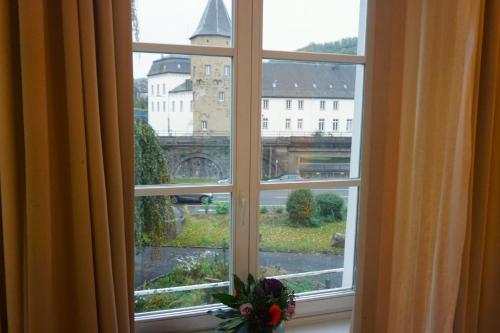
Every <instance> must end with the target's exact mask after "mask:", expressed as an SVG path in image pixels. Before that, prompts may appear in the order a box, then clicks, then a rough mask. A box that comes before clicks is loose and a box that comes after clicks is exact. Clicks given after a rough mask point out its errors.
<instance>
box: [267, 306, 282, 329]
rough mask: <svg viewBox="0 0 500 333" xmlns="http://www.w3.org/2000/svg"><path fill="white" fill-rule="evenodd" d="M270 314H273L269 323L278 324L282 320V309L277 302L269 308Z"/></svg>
mask: <svg viewBox="0 0 500 333" xmlns="http://www.w3.org/2000/svg"><path fill="white" fill-rule="evenodd" d="M269 315H270V316H271V321H270V322H269V324H271V325H276V324H277V323H279V322H280V320H281V309H280V307H279V306H277V305H276V304H273V305H271V307H270V308H269Z"/></svg>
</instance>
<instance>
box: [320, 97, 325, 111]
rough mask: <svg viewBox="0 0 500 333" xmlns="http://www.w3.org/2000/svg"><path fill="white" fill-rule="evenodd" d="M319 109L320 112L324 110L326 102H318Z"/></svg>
mask: <svg viewBox="0 0 500 333" xmlns="http://www.w3.org/2000/svg"><path fill="white" fill-rule="evenodd" d="M319 109H320V110H322V111H323V110H325V109H326V101H325V100H323V99H322V100H321V101H319Z"/></svg>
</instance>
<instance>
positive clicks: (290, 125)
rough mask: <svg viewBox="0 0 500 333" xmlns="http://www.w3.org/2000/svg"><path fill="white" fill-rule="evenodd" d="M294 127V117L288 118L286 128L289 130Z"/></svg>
mask: <svg viewBox="0 0 500 333" xmlns="http://www.w3.org/2000/svg"><path fill="white" fill-rule="evenodd" d="M291 127H292V119H290V118H286V119H285V129H287V130H289V129H291Z"/></svg>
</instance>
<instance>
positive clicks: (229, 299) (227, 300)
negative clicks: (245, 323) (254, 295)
mask: <svg viewBox="0 0 500 333" xmlns="http://www.w3.org/2000/svg"><path fill="white" fill-rule="evenodd" d="M212 297H213V298H215V299H216V300H218V301H219V302H221V303H222V304H224V305H227V306H229V307H231V308H236V307H237V306H238V299H237V298H236V297H234V296H232V295H228V294H223V293H218V294H213V295H212Z"/></svg>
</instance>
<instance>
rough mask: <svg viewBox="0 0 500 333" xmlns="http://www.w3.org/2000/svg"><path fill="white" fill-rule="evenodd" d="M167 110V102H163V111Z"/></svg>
mask: <svg viewBox="0 0 500 333" xmlns="http://www.w3.org/2000/svg"><path fill="white" fill-rule="evenodd" d="M165 111H167V102H165V101H164V102H163V112H165Z"/></svg>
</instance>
